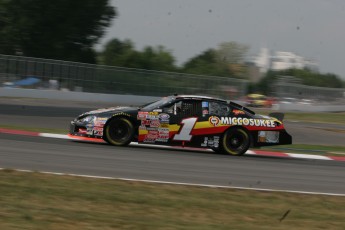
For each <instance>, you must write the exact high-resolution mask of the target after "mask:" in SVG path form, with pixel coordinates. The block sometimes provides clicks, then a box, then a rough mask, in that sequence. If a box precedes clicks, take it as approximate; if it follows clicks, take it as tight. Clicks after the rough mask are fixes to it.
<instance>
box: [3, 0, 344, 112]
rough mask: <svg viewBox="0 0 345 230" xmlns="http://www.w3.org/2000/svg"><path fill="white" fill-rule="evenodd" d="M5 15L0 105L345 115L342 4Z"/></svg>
mask: <svg viewBox="0 0 345 230" xmlns="http://www.w3.org/2000/svg"><path fill="white" fill-rule="evenodd" d="M312 3H313V4H312ZM196 6H197V7H196ZM0 12H1V14H0V15H1V16H0V89H1V90H0V96H9V95H11V96H13V92H14V91H13V90H12V91H9V90H11V89H17V90H18V89H20V90H22V91H21V92H20V93H19V94H18V95H19V96H22V95H23V94H24V95H25V93H26V92H27V91H25V90H28V89H37V90H40V91H37V92H39V95H41V97H44V95H45V94H44V93H42V90H45V92H46V93H47V94H49V92H51V91H61V92H71V91H72V92H78V93H80V94H81V95H82V93H95V94H99V93H102V94H117V95H137V96H153V97H161V96H166V95H170V94H173V93H179V94H202V95H209V96H215V97H220V98H224V99H227V100H236V101H239V102H241V103H242V104H244V105H247V106H251V107H259V108H260V107H263V108H273V109H290V110H302V111H303V110H305V111H325V112H332V111H335V112H338V111H345V69H344V65H343V60H342V56H339V53H341V52H340V51H339V49H343V48H341V47H342V44H341V42H342V41H343V39H342V38H345V35H344V32H343V31H342V28H341V26H343V24H340V23H339V22H344V20H345V16H344V15H345V14H343V13H344V3H343V2H342V1H336V0H334V1H331V0H330V1H321V0H319V1H313V2H311V1H305V2H303V3H300V2H298V1H291V2H289V3H280V4H277V3H276V2H275V1H272V0H265V1H262V2H260V3H253V2H252V1H241V3H240V1H222V0H218V1H216V2H215V3H214V4H211V3H209V2H208V1H204V0H203V1H198V2H196V1H195V2H194V3H193V4H192V3H191V2H188V3H185V2H184V1H174V2H173V3H171V2H169V1H157V0H148V1H145V2H142V1H138V0H134V1H109V0H99V1H94V0H83V1H81V0H76V1H73V2H71V1H68V0H59V1H54V2H49V3H48V2H47V1H43V0H26V1H24V0H0ZM320 13H322V14H320ZM320 15H321V16H320ZM339 26H340V27H339ZM330 31H332V33H330ZM325 33H326V34H325ZM9 92H10V93H9ZM16 92H19V91H16ZM30 95H32V94H30ZM56 99H59V98H56ZM314 106H317V107H314Z"/></svg>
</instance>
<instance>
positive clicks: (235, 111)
mask: <svg viewBox="0 0 345 230" xmlns="http://www.w3.org/2000/svg"><path fill="white" fill-rule="evenodd" d="M232 112H233V113H234V114H235V115H240V114H246V113H245V112H244V111H242V110H239V109H234V110H232Z"/></svg>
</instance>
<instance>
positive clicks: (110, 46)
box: [99, 38, 176, 71]
mask: <svg viewBox="0 0 345 230" xmlns="http://www.w3.org/2000/svg"><path fill="white" fill-rule="evenodd" d="M99 60H100V64H104V65H112V66H121V67H128V68H137V69H147V70H164V71H174V70H176V67H175V64H174V62H175V58H174V57H173V56H172V55H171V53H170V51H169V50H167V49H165V48H164V47H163V46H157V47H151V46H146V47H144V49H143V50H142V51H137V50H135V47H134V45H133V43H132V42H131V41H130V40H124V41H121V40H119V39H116V38H114V39H112V40H111V41H109V42H108V43H107V44H106V45H105V47H104V49H103V51H102V52H100V53H99Z"/></svg>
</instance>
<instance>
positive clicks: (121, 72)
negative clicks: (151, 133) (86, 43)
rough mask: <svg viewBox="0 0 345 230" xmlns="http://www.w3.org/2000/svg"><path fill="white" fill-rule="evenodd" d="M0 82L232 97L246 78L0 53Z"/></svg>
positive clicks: (243, 89)
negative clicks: (34, 81) (33, 81)
mask: <svg viewBox="0 0 345 230" xmlns="http://www.w3.org/2000/svg"><path fill="white" fill-rule="evenodd" d="M23 79H31V80H32V79H38V80H39V81H38V82H36V83H34V84H25V83H26V82H25V83H23V81H20V80H23ZM21 82H22V83H21ZM0 83H1V84H2V85H3V86H7V87H22V88H40V89H45V88H47V89H49V88H50V89H59V90H70V91H83V92H92V93H109V94H130V95H143V96H166V95H171V94H174V93H178V94H201V95H209V96H215V97H219V98H224V99H234V98H240V97H242V96H244V95H245V94H246V89H247V84H248V81H246V80H242V79H234V78H225V77H217V76H202V75H193V74H185V73H177V72H164V71H151V70H143V69H131V68H122V67H114V66H105V65H93V64H85V63H77V62H68V61H59V60H48V59H40V58H31V57H23V56H11V55H0Z"/></svg>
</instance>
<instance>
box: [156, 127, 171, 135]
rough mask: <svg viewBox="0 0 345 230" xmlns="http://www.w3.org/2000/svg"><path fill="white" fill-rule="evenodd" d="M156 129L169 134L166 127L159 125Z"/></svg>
mask: <svg viewBox="0 0 345 230" xmlns="http://www.w3.org/2000/svg"><path fill="white" fill-rule="evenodd" d="M158 131H159V132H160V133H168V134H169V129H168V128H162V127H160V128H158Z"/></svg>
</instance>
